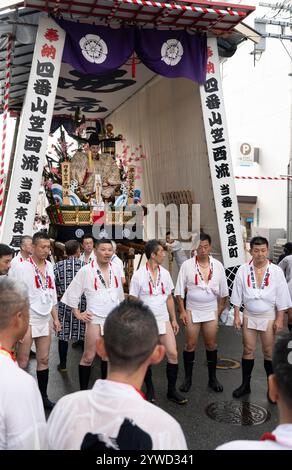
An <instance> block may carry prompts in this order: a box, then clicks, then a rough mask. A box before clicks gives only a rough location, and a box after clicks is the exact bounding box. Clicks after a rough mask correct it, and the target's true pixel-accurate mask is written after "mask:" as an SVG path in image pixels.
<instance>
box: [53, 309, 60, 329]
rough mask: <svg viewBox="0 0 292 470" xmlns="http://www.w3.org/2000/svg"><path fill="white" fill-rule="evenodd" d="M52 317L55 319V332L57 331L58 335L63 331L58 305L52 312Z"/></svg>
mask: <svg viewBox="0 0 292 470" xmlns="http://www.w3.org/2000/svg"><path fill="white" fill-rule="evenodd" d="M51 315H52V317H53V324H54V330H55V331H56V333H59V331H61V323H60V321H59V317H58V310H57V307H56V305H54V306H53V308H52V310H51Z"/></svg>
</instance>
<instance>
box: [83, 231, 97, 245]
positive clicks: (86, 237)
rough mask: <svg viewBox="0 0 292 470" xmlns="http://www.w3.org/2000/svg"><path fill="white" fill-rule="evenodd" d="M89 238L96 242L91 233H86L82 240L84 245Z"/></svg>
mask: <svg viewBox="0 0 292 470" xmlns="http://www.w3.org/2000/svg"><path fill="white" fill-rule="evenodd" d="M88 238H91V240H92V241H93V243H94V242H95V238H94V236H93V235H92V234H91V233H85V235H83V237H82V238H81V243H83V242H84V240H87V239H88Z"/></svg>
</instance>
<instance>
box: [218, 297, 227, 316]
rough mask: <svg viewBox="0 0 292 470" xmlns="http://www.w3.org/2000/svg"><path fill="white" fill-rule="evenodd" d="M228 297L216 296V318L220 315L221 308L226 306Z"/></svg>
mask: <svg viewBox="0 0 292 470" xmlns="http://www.w3.org/2000/svg"><path fill="white" fill-rule="evenodd" d="M227 299H228V297H219V298H218V318H220V317H221V315H222V313H223V310H224V309H225V307H226V304H227Z"/></svg>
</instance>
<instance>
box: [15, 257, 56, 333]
mask: <svg viewBox="0 0 292 470" xmlns="http://www.w3.org/2000/svg"><path fill="white" fill-rule="evenodd" d="M46 269H47V273H48V275H49V276H50V278H51V280H52V287H51V288H47V289H45V290H44V289H42V287H37V286H36V280H35V276H36V273H35V269H34V266H33V265H32V264H31V263H30V262H29V261H24V262H23V263H19V264H18V266H17V268H16V269H15V271H14V274H13V277H14V278H15V279H19V280H20V281H23V282H24V283H25V284H26V286H27V289H28V294H29V304H30V309H29V324H30V326H31V332H32V337H33V338H37V337H40V336H48V335H49V321H50V315H51V311H52V308H53V307H54V306H55V305H57V303H58V300H57V292H56V286H55V276H54V268H53V265H52V263H50V261H46ZM43 283H44V280H43Z"/></svg>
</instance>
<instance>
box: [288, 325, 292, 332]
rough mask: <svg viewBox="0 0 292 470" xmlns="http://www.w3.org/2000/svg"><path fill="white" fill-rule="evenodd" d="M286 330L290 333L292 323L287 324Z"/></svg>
mask: <svg viewBox="0 0 292 470" xmlns="http://www.w3.org/2000/svg"><path fill="white" fill-rule="evenodd" d="M288 330H289V331H292V323H288Z"/></svg>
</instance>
